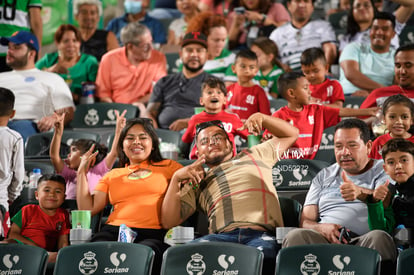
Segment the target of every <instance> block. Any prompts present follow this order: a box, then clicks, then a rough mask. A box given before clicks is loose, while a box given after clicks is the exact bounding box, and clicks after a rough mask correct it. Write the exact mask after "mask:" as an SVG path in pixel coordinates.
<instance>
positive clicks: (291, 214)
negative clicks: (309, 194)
mask: <svg viewBox="0 0 414 275" xmlns="http://www.w3.org/2000/svg"><path fill="white" fill-rule="evenodd" d="M279 203H280V209H281V210H282V215H283V224H284V226H285V227H299V222H300V214H301V213H302V205H301V204H300V203H299V202H298V201H297V200H294V199H291V198H286V197H279Z"/></svg>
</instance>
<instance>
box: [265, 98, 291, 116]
mask: <svg viewBox="0 0 414 275" xmlns="http://www.w3.org/2000/svg"><path fill="white" fill-rule="evenodd" d="M269 103H270V113H272V114H273V113H274V112H276V111H277V110H279V109H280V108H282V107H284V106H287V104H288V102H287V100H286V99H284V98H276V99H271V100H269Z"/></svg>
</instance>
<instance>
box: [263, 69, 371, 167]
mask: <svg viewBox="0 0 414 275" xmlns="http://www.w3.org/2000/svg"><path fill="white" fill-rule="evenodd" d="M278 91H279V93H280V95H281V96H283V97H284V98H285V99H286V100H287V101H288V105H287V106H285V107H282V108H280V109H279V110H277V111H276V112H275V113H274V114H273V115H272V116H274V117H278V118H281V119H283V120H285V121H287V122H289V123H290V124H291V125H293V126H295V127H296V128H298V129H299V138H298V139H297V140H296V142H295V143H294V144H293V145H292V147H290V148H289V150H288V151H287V152H285V153H284V155H283V158H287V159H299V158H302V159H313V158H314V157H315V155H316V153H317V152H318V149H319V144H320V143H321V139H322V134H323V130H324V129H326V128H328V127H331V126H334V125H336V124H337V123H338V122H339V121H340V117H353V116H374V115H375V114H376V112H377V110H378V108H368V109H352V108H340V109H339V108H331V107H327V106H323V105H318V104H309V103H310V99H311V91H310V90H309V82H308V80H307V79H306V78H305V76H304V75H303V74H302V73H298V72H289V73H284V74H282V75H281V76H280V77H279V80H278ZM269 137H271V135H270V136H269V135H268V132H267V131H266V132H265V133H264V139H269Z"/></svg>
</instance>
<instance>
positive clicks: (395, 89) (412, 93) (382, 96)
mask: <svg viewBox="0 0 414 275" xmlns="http://www.w3.org/2000/svg"><path fill="white" fill-rule="evenodd" d="M396 94H402V95H405V96H406V97H408V98H410V99H411V100H412V101H414V89H412V90H407V89H403V88H401V87H400V86H398V85H392V86H388V87H382V88H378V89H375V90H373V91H372V92H371V93H370V94H369V95H368V97H367V98H366V99H365V100H364V102H362V104H361V109H365V108H370V107H377V106H382V104H383V103H384V101H385V100H386V99H387V98H388V97H390V96H392V95H396Z"/></svg>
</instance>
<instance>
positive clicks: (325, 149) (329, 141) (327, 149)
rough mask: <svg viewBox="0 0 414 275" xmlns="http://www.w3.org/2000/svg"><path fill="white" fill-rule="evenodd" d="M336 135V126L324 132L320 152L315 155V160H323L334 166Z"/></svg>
mask: <svg viewBox="0 0 414 275" xmlns="http://www.w3.org/2000/svg"><path fill="white" fill-rule="evenodd" d="M334 134H335V126H332V127H329V128H326V129H325V130H323V134H322V140H321V143H320V144H319V149H318V152H317V153H316V155H315V158H314V159H315V160H322V161H325V162H327V163H329V164H334V163H335V162H336V159H335V149H334Z"/></svg>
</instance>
